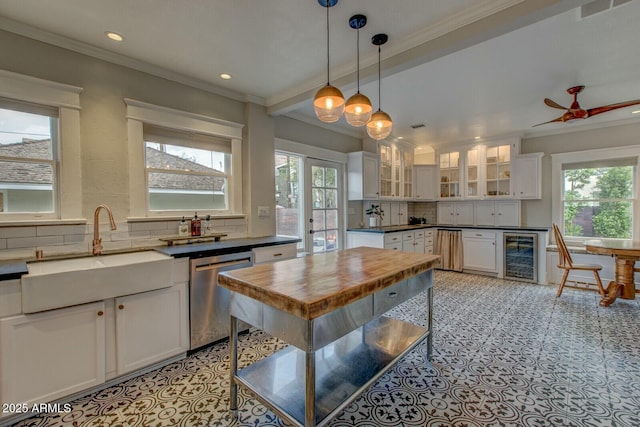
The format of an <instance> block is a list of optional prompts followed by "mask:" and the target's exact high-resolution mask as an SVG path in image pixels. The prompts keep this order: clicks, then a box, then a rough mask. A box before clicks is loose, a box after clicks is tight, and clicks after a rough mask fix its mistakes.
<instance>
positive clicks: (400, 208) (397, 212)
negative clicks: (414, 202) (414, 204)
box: [389, 203, 409, 225]
mask: <svg viewBox="0 0 640 427" xmlns="http://www.w3.org/2000/svg"><path fill="white" fill-rule="evenodd" d="M390 208H391V209H390V211H391V212H390V216H389V220H390V222H391V224H390V225H404V224H407V223H408V222H409V216H408V212H409V209H408V205H407V204H406V203H391V206H390Z"/></svg>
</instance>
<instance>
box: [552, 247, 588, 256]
mask: <svg viewBox="0 0 640 427" xmlns="http://www.w3.org/2000/svg"><path fill="white" fill-rule="evenodd" d="M567 249H568V250H569V253H572V254H590V255H594V253H593V252H588V251H587V249H586V248H585V247H584V246H567ZM547 252H558V247H557V246H556V245H549V246H547Z"/></svg>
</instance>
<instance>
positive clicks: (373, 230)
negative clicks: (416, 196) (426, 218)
mask: <svg viewBox="0 0 640 427" xmlns="http://www.w3.org/2000/svg"><path fill="white" fill-rule="evenodd" d="M420 228H439V229H443V230H501V231H549V227H527V226H523V227H491V226H476V225H436V224H417V225H408V224H406V225H391V226H384V227H355V228H347V231H357V232H362V233H395V232H396V231H411V230H416V229H420Z"/></svg>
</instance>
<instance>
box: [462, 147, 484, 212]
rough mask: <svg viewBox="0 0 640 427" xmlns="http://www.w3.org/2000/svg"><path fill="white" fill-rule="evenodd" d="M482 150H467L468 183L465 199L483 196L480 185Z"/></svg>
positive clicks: (475, 148)
mask: <svg viewBox="0 0 640 427" xmlns="http://www.w3.org/2000/svg"><path fill="white" fill-rule="evenodd" d="M479 151H480V149H479V148H477V147H474V148H472V149H470V150H467V162H466V164H467V176H466V178H467V183H466V186H465V187H464V188H465V194H464V195H465V198H468V199H474V198H477V197H479V196H480V195H481V192H480V191H481V188H480V187H481V185H480V176H481V175H480V153H479Z"/></svg>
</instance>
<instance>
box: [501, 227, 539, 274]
mask: <svg viewBox="0 0 640 427" xmlns="http://www.w3.org/2000/svg"><path fill="white" fill-rule="evenodd" d="M504 278H505V279H511V280H521V281H523V282H533V283H537V282H538V235H537V234H535V233H504Z"/></svg>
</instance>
